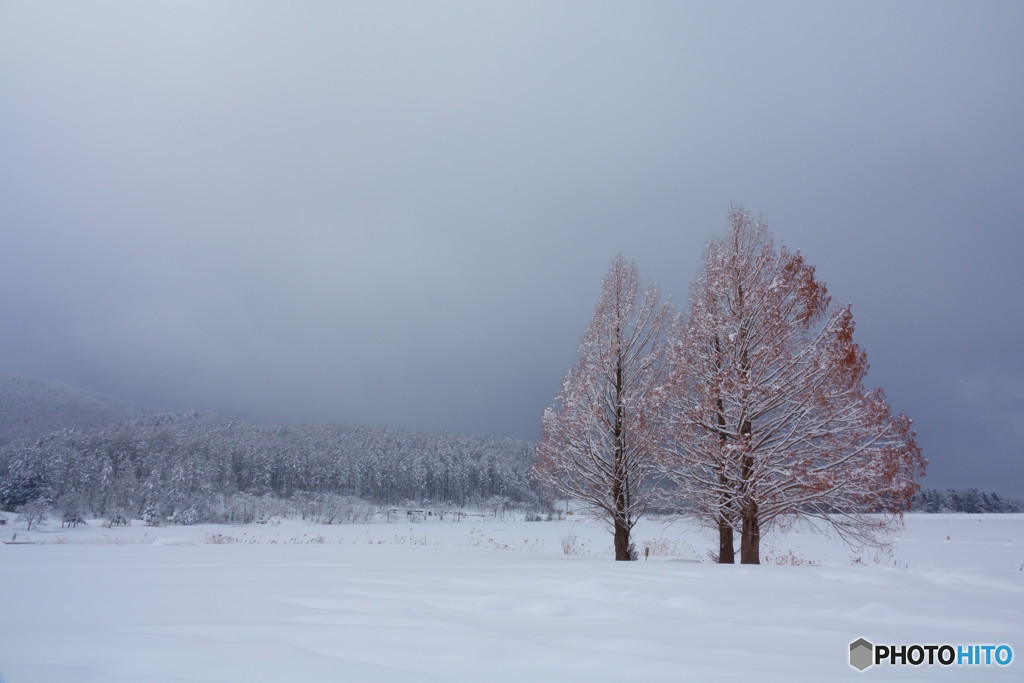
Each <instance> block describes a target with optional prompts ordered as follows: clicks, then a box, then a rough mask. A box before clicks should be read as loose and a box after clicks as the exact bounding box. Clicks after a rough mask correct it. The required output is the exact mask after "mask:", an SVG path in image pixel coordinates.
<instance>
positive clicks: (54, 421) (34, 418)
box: [0, 375, 158, 445]
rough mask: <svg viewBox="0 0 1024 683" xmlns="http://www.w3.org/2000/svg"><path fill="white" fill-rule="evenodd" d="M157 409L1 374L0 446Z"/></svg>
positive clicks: (134, 416)
mask: <svg viewBox="0 0 1024 683" xmlns="http://www.w3.org/2000/svg"><path fill="white" fill-rule="evenodd" d="M156 412H158V411H156V410H153V409H150V408H147V407H145V406H141V405H137V404H134V403H129V402H128V401H124V400H122V399H119V398H114V397H112V396H104V395H103V394H94V393H92V392H89V391H83V390H82V389H76V388H74V387H69V386H67V385H65V384H59V383H57V382H49V381H46V380H41V379H36V378H34V377H23V376H19V375H0V445H3V444H5V443H10V442H11V441H17V440H20V439H32V438H36V437H38V436H41V435H43V434H47V433H49V432H53V431H56V430H59V429H63V428H65V427H78V428H85V427H103V426H106V425H110V424H114V423H116V422H124V421H126V420H137V419H140V418H143V417H148V416H150V415H153V414H155V413H156Z"/></svg>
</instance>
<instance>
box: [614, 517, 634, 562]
mask: <svg viewBox="0 0 1024 683" xmlns="http://www.w3.org/2000/svg"><path fill="white" fill-rule="evenodd" d="M615 559H616V560H625V561H627V562H628V561H629V560H632V559H633V558H632V557H630V554H629V527H628V526H626V525H625V523H623V522H622V520H618V519H616V520H615Z"/></svg>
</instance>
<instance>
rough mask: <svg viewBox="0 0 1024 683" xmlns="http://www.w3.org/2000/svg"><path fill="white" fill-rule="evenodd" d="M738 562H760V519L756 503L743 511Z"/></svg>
mask: <svg viewBox="0 0 1024 683" xmlns="http://www.w3.org/2000/svg"><path fill="white" fill-rule="evenodd" d="M740 563H741V564H761V521H760V519H758V516H757V503H751V504H750V506H749V507H748V508H746V509H745V510H744V511H743V531H742V532H741V533H740Z"/></svg>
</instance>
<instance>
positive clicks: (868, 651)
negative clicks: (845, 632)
mask: <svg viewBox="0 0 1024 683" xmlns="http://www.w3.org/2000/svg"><path fill="white" fill-rule="evenodd" d="M874 659H875V646H874V645H872V644H871V643H869V642H868V641H866V640H864V639H863V638H858V639H857V640H855V641H853V642H852V643H850V666H852V667H853V668H854V669H856V670H857V671H863V670H864V669H866V668H868V667H869V666H871V665H872V664H874V663H875V662H874Z"/></svg>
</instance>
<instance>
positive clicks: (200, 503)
mask: <svg viewBox="0 0 1024 683" xmlns="http://www.w3.org/2000/svg"><path fill="white" fill-rule="evenodd" d="M533 450H534V445H533V444H532V443H530V442H527V441H521V440H517V439H511V438H505V437H495V436H476V435H465V434H447V433H430V432H412V431H404V430H396V429H386V428H368V427H350V426H343V425H297V426H268V425H256V424H250V423H245V422H239V421H235V420H230V419H228V418H225V417H222V416H218V415H215V414H210V413H195V412H193V413H180V414H173V415H158V416H155V417H152V418H147V419H143V420H138V421H132V422H127V423H122V424H116V425H111V426H109V427H104V428H91V429H82V430H75V429H65V430H61V431H58V432H53V433H51V434H48V435H46V436H43V437H41V438H38V439H36V440H34V441H28V442H21V443H13V444H8V445H6V446H4V447H3V448H0V507H2V508H3V509H5V510H11V511H14V510H19V509H21V508H23V507H25V506H27V505H28V506H32V507H34V509H36V510H44V509H48V510H52V511H54V512H56V513H57V515H58V516H60V517H62V518H66V519H67V521H69V522H74V521H75V520H76V519H79V518H81V517H83V516H93V517H106V518H108V519H116V518H118V517H127V518H133V517H134V518H142V519H147V520H153V521H154V522H163V521H170V522H172V523H196V522H203V521H224V519H225V514H227V513H226V512H225V505H226V501H227V500H228V499H230V498H232V497H234V496H241V500H243V501H250V500H251V499H252V498H254V497H261V496H269V497H275V498H280V499H294V500H296V501H300V500H306V499H310V500H313V501H314V502H315V501H316V499H317V498H318V497H319V501H320V503H319V508H318V509H320V510H321V511H322V512H324V514H323V515H320V514H317V515H315V516H316V517H321V516H323V517H324V518H325V519H331V518H332V517H331V512H330V510H326V508H328V507H329V508H332V509H333V508H335V507H337V505H336V503H337V500H336V497H338V496H343V497H349V498H351V499H352V500H358V501H363V502H366V503H371V504H375V505H382V506H384V505H398V504H413V505H418V506H419V505H423V504H431V505H435V506H438V507H444V506H458V507H465V506H474V505H476V506H482V505H484V504H485V503H486V504H493V501H494V500H495V499H500V500H504V501H507V502H508V503H516V504H521V505H529V504H534V503H535V502H536V496H535V494H534V490H533V487H532V484H531V482H530V479H529V472H530V465H531V463H532V461H533ZM246 505H248V502H247V503H246Z"/></svg>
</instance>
